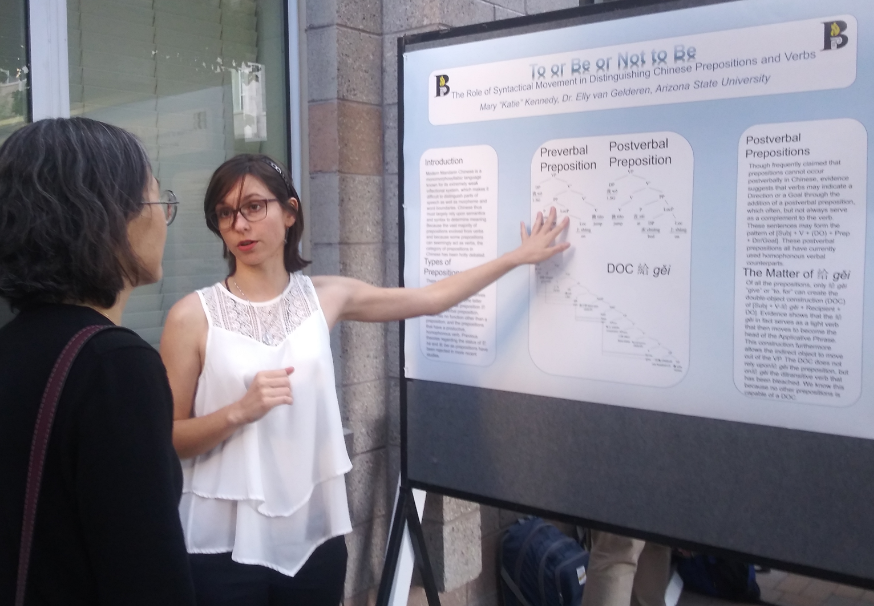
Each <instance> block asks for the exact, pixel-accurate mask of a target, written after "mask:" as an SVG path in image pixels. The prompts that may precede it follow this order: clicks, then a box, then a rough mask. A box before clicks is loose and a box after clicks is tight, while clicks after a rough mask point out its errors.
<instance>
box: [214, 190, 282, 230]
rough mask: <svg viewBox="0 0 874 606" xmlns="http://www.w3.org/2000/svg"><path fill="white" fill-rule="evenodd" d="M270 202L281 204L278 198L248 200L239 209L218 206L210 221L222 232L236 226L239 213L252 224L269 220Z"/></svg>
mask: <svg viewBox="0 0 874 606" xmlns="http://www.w3.org/2000/svg"><path fill="white" fill-rule="evenodd" d="M269 202H279V200H277V199H276V198H258V199H255V200H247V201H246V202H243V203H242V204H240V205H239V206H238V207H237V208H234V207H233V206H216V208H215V210H214V211H213V212H212V214H211V215H210V217H209V219H210V222H211V223H212V224H213V226H215V227H217V228H218V229H219V230H221V231H225V230H226V229H230V228H231V227H233V226H234V223H235V222H236V221H237V213H240V214H241V215H243V218H244V219H245V220H246V221H249V222H250V223H254V222H255V221H262V220H264V219H266V218H267V204H268V203H269Z"/></svg>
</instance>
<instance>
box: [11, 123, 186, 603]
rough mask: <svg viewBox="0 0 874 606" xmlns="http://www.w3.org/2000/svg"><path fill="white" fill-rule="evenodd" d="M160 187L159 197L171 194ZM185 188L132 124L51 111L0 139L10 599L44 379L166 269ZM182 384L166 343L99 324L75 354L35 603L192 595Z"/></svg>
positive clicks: (33, 571)
mask: <svg viewBox="0 0 874 606" xmlns="http://www.w3.org/2000/svg"><path fill="white" fill-rule="evenodd" d="M159 200H160V201H159ZM174 204H175V198H174V197H173V196H172V193H170V192H166V193H165V195H164V196H162V195H161V193H160V191H159V189H158V183H157V181H156V180H155V178H154V177H153V176H152V174H151V169H150V165H149V161H148V157H147V156H146V153H145V151H144V149H143V147H142V145H141V144H140V143H139V141H137V139H136V138H135V137H134V136H133V135H131V134H130V133H128V132H126V131H124V130H122V129H119V128H116V127H113V126H110V125H107V124H103V123H100V122H95V121H93V120H87V119H84V118H73V119H56V120H43V121H40V122H36V123H34V124H31V125H29V126H27V127H25V128H23V129H21V130H19V131H17V132H16V133H14V134H13V135H12V136H11V137H10V138H9V139H8V140H7V141H6V142H5V143H4V144H3V146H2V147H0V297H2V298H4V299H5V300H7V301H8V302H9V303H10V304H11V305H12V306H13V308H16V309H18V310H19V312H20V313H19V314H18V316H17V317H16V318H15V319H14V320H12V322H10V323H9V324H8V325H6V326H5V327H4V328H2V329H0V604H12V602H13V598H14V595H15V584H16V575H17V570H18V565H19V562H18V553H19V547H20V541H21V530H22V516H23V510H24V490H25V482H26V474H27V465H28V458H29V456H30V446H31V440H32V436H33V430H34V425H35V422H36V414H37V409H38V407H39V403H40V399H41V397H42V392H43V390H44V388H45V386H46V382H47V380H48V377H49V373H50V371H51V369H52V366H53V365H54V363H55V360H56V359H57V358H58V355H59V354H60V351H61V349H62V348H63V347H64V346H65V345H66V343H67V342H68V341H69V340H70V338H71V337H72V336H73V335H74V334H75V333H76V332H78V331H79V330H80V329H82V328H84V327H86V326H91V325H95V324H119V323H120V321H121V314H122V311H123V309H124V306H125V303H126V302H127V299H128V297H129V296H130V293H131V290H132V289H133V288H134V287H135V286H139V285H143V284H149V283H153V282H155V281H157V280H159V279H160V278H161V258H162V255H163V248H164V242H165V240H166V235H167V225H169V223H170V221H172V219H173V217H174V216H175V209H176V207H175V206H174ZM172 427H173V409H172V396H171V394H170V388H169V386H168V384H167V376H166V372H165V370H164V367H163V365H162V363H161V359H160V357H159V356H158V353H157V352H156V351H155V350H154V349H153V348H151V347H150V346H149V345H148V344H147V343H145V342H144V341H143V340H142V339H140V338H139V337H138V336H136V335H135V334H134V333H131V332H128V331H121V330H110V331H105V332H102V333H100V334H98V335H97V336H96V337H94V338H93V339H92V340H91V341H89V342H88V344H87V345H86V346H85V347H84V348H83V349H82V351H81V353H80V354H79V356H78V358H77V359H76V362H75V363H74V364H73V366H72V369H71V371H70V375H69V378H68V380H67V383H66V386H65V388H64V391H63V394H62V396H61V399H60V403H59V405H58V409H57V414H56V416H55V421H54V425H53V429H52V433H51V436H50V439H49V443H48V449H47V454H46V460H45V468H44V472H43V477H42V487H41V492H40V497H39V506H38V509H37V514H36V523H35V527H34V535H33V546H32V552H31V559H30V569H29V576H28V584H27V592H26V596H27V603H28V604H64V605H67V604H89V605H90V604H112V605H119V604H125V605H127V604H143V605H146V604H148V605H155V604H160V605H162V606H169V605H175V604H193V603H194V597H193V590H192V585H191V579H190V571H189V566H188V559H187V554H186V551H185V544H184V541H183V537H182V531H181V527H180V523H179V517H178V513H177V505H178V501H179V496H180V494H181V488H182V477H181V469H180V466H179V460H178V459H177V457H176V454H175V452H174V450H173V445H172V442H171V432H172Z"/></svg>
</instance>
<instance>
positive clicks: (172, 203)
mask: <svg viewBox="0 0 874 606" xmlns="http://www.w3.org/2000/svg"><path fill="white" fill-rule="evenodd" d="M143 204H160V205H161V207H162V208H161V210H163V211H164V220H165V221H166V222H167V225H170V224H171V223H172V222H173V219H175V218H176V210H177V208H178V206H179V200H177V199H176V194H174V193H173V192H172V191H170V190H169V189H165V190H164V191H162V192H161V200H160V202H143Z"/></svg>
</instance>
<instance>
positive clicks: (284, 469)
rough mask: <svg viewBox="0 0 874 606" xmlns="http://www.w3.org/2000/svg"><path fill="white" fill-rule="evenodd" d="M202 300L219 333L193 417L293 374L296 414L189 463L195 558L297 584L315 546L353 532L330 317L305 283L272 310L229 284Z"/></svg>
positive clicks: (185, 464) (210, 336) (185, 507)
mask: <svg viewBox="0 0 874 606" xmlns="http://www.w3.org/2000/svg"><path fill="white" fill-rule="evenodd" d="M197 294H198V295H199V296H200V300H201V303H202V304H203V309H204V312H205V313H206V317H207V320H208V322H209V332H208V333H207V339H206V356H205V359H204V364H203V371H202V372H201V374H200V377H199V379H198V381H197V392H196V395H195V397H194V415H195V416H198V417H199V416H204V415H207V414H209V413H211V412H214V411H216V410H218V409H220V408H222V407H223V406H227V405H228V404H231V403H232V402H235V401H237V400H239V399H240V398H242V397H243V395H245V393H246V391H247V389H248V387H249V385H250V383H251V382H252V380H253V378H254V377H255V373H257V372H259V371H262V370H275V369H279V368H285V367H288V366H293V367H294V372H293V373H292V374H291V375H290V377H289V379H290V380H291V388H292V394H293V396H294V404H292V405H290V406H278V407H276V408H274V409H273V410H271V411H270V412H269V413H267V415H265V416H264V417H263V418H261V419H259V420H258V421H256V422H254V423H250V424H248V425H245V426H244V427H242V428H240V429H238V430H237V431H236V432H235V433H234V434H233V435H232V436H231V437H230V438H228V439H227V440H225V441H224V442H222V443H221V444H219V445H218V446H216V447H215V448H213V449H212V450H210V451H209V452H207V453H204V454H202V455H199V456H197V457H194V458H192V459H185V460H183V461H182V469H183V473H184V478H185V479H184V485H183V494H182V501H181V503H180V506H179V511H180V516H181V519H182V528H183V530H184V533H185V543H186V545H187V547H188V551H189V553H222V552H228V551H229V552H232V556H231V557H232V559H233V560H235V561H237V562H241V563H245V564H260V565H262V566H267V567H269V568H272V569H274V570H278V571H279V572H281V573H283V574H286V575H289V576H293V575H294V574H296V573H297V571H298V570H300V568H301V566H303V564H304V563H305V562H306V560H307V558H308V557H309V556H310V554H311V553H312V552H313V550H315V548H316V547H318V546H319V545H321V544H322V543H324V542H325V541H326V540H328V539H330V538H332V537H335V536H339V535H342V534H346V533H348V532H351V530H352V524H351V522H350V520H349V506H348V504H347V501H346V486H345V481H344V474H346V473H347V472H348V471H349V470H350V469H352V464H351V462H350V461H349V456H348V455H347V453H346V444H345V441H344V439H343V427H342V424H341V420H340V409H339V405H338V403H337V392H336V389H335V387H334V363H333V360H332V358H331V347H330V336H329V333H328V325H327V323H326V321H325V316H324V315H323V313H322V310H321V307H320V306H319V301H318V298H317V297H316V292H315V289H314V288H313V284H312V282H310V279H309V278H307V277H306V276H304V275H302V274H299V273H294V274H292V275H291V277H290V279H289V283H288V287H287V288H286V289H285V291H284V292H283V293H282V294H281V295H280V296H279V297H277V298H276V299H273V300H272V301H266V302H263V303H250V302H248V301H245V300H243V299H240V298H238V297H235V296H234V295H232V294H231V293H229V292H228V290H227V289H226V288H225V287H224V285H223V284H221V283H218V284H215V285H213V286H210V287H209V288H205V289H203V290H199V291H197Z"/></svg>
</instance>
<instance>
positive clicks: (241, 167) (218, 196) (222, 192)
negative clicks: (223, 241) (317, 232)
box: [203, 154, 310, 275]
mask: <svg viewBox="0 0 874 606" xmlns="http://www.w3.org/2000/svg"><path fill="white" fill-rule="evenodd" d="M249 175H251V176H253V177H255V178H257V179H258V180H260V181H261V182H262V183H263V184H264V185H265V187H267V189H268V190H270V193H271V194H273V196H274V197H275V198H276V199H277V200H279V204H280V205H281V206H282V208H284V209H285V210H287V211H289V212H290V213H292V214H293V215H294V216H295V221H294V225H292V226H291V227H290V228H289V229H288V237H287V238H286V241H285V248H284V252H283V260H284V261H285V270H286V271H287V272H295V271H298V270H299V269H303V268H304V267H306V266H307V265H309V264H310V262H309V261H307V260H306V259H304V258H303V257H301V256H300V251H299V250H298V246H299V244H300V239H301V237H303V209H302V208H301V200H300V196H299V195H298V194H297V190H295V189H294V184H293V183H292V181H291V176H290V175H289V174H288V169H287V168H285V167H283V166H282V165H281V164H280V163H279V162H277V161H276V160H274V159H273V158H271V157H270V156H266V155H264V154H239V155H237V156H234V157H233V158H231V159H230V160H228V161H226V162H225V163H224V164H222V165H221V166H219V167H218V168H217V169H216V170H215V172H214V173H213V174H212V178H211V179H210V180H209V185H208V186H207V188H206V195H205V196H204V198H203V212H204V214H205V215H206V225H207V227H209V229H210V230H211V231H212V232H213V233H214V234H216V235H217V236H219V237H221V235H222V234H221V231H220V230H219V228H218V220H217V219H216V215H215V207H216V206H218V205H219V204H221V203H222V202H223V201H224V199H225V197H227V195H228V194H229V193H230V192H231V190H232V189H233V188H234V187H235V186H237V185H238V184H239V183H240V180H241V179H243V178H244V177H246V176H249ZM290 198H294V199H295V200H297V208H295V207H294V206H292V205H291V204H289V203H288V200H289V199H290ZM223 254H224V257H225V259H227V261H228V269H229V270H230V273H231V275H233V274H234V272H236V271H237V259H236V258H235V257H234V255H233V254H231V252H230V251H229V250H228V247H227V246H224V249H223Z"/></svg>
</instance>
